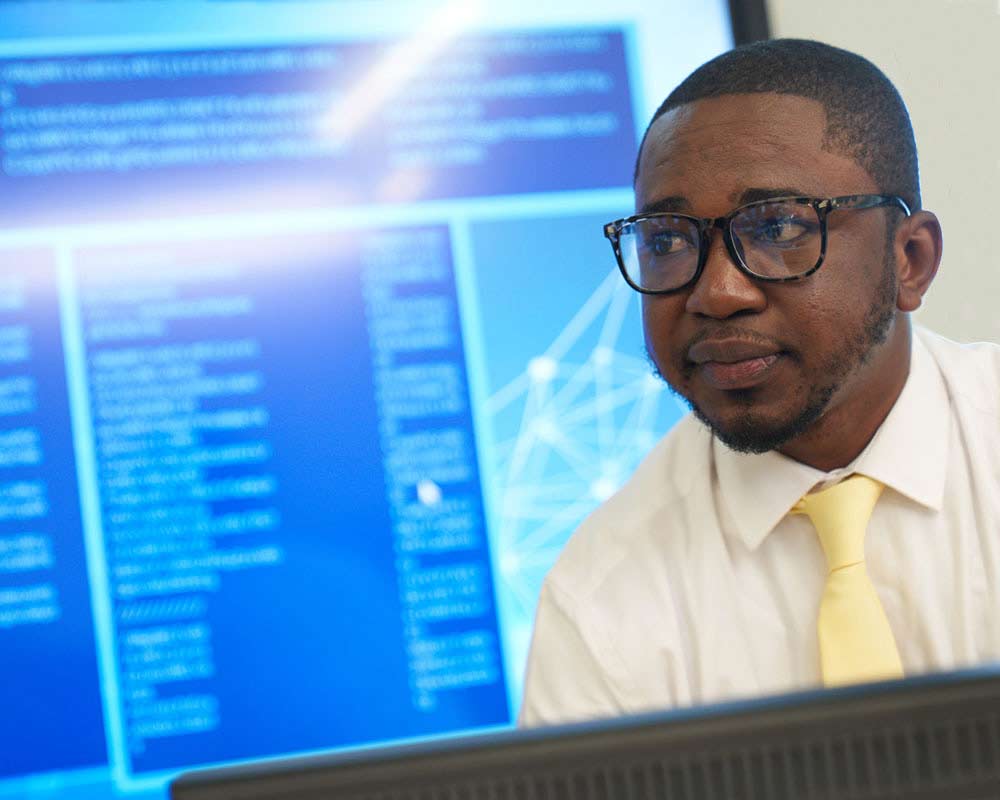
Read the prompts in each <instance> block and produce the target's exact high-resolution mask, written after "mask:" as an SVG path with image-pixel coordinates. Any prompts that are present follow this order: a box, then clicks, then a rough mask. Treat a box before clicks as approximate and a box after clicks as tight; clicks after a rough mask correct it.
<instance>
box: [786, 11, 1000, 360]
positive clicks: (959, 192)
mask: <svg viewBox="0 0 1000 800" xmlns="http://www.w3.org/2000/svg"><path fill="white" fill-rule="evenodd" d="M767 5H768V12H769V14H770V20H771V30H772V33H773V35H774V36H795V37H801V38H807V39H818V40H820V41H824V42H828V43H830V44H833V45H836V46H838V47H843V48H845V49H847V50H852V51H854V52H856V53H859V54H861V55H863V56H865V57H866V58H868V59H870V60H871V61H873V62H874V63H875V64H877V65H878V66H879V67H880V68H881V69H882V70H883V71H884V72H885V73H886V74H887V75H888V76H889V78H890V79H891V80H892V81H893V82H894V83H895V84H896V87H897V88H898V89H899V91H900V94H902V96H903V100H904V101H905V102H906V104H907V106H908V107H909V109H910V116H911V118H912V120H913V128H914V131H915V133H916V138H917V150H918V153H919V156H920V177H921V181H920V182H921V189H922V194H923V203H924V207H925V208H926V209H928V210H930V211H933V212H935V213H936V214H937V215H938V216H939V217H940V219H941V224H942V227H943V229H944V242H945V247H944V260H943V262H942V265H941V271H940V272H939V273H938V277H937V280H936V281H935V283H934V285H933V286H932V287H931V289H930V292H929V293H928V295H927V298H926V299H925V301H924V307H923V308H922V309H921V310H920V311H919V312H918V320H919V321H920V322H921V323H923V324H924V325H927V326H928V327H930V328H933V329H934V330H937V331H939V332H941V333H943V334H945V335H947V336H950V337H952V338H955V339H959V340H962V341H975V340H981V339H986V340H991V341H995V342H1000V0H768V3H767Z"/></svg>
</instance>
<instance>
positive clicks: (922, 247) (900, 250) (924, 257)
mask: <svg viewBox="0 0 1000 800" xmlns="http://www.w3.org/2000/svg"><path fill="white" fill-rule="evenodd" d="M942 248H943V242H942V239H941V223H940V222H938V218H937V217H936V216H935V215H934V214H932V213H931V212H930V211H918V212H916V213H915V214H913V215H912V216H909V217H907V218H906V219H904V220H903V221H902V222H900V223H899V227H898V228H897V229H896V236H895V245H894V249H895V253H896V282H897V286H898V292H897V294H896V307H897V308H898V309H899V310H900V311H916V310H917V309H918V308H920V303H921V301H922V300H923V297H924V292H926V291H927V289H928V287H930V285H931V281H933V280H934V276H935V275H937V271H938V266H939V265H940V264H941V252H942Z"/></svg>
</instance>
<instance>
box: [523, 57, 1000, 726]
mask: <svg viewBox="0 0 1000 800" xmlns="http://www.w3.org/2000/svg"><path fill="white" fill-rule="evenodd" d="M635 196H636V214H637V216H635V217H631V218H629V219H626V220H621V221H619V222H617V223H612V224H610V225H609V226H607V229H606V234H607V235H608V237H609V238H610V239H611V241H612V244H613V245H614V247H615V250H616V255H617V257H618V259H619V264H620V266H621V268H622V271H623V274H624V275H625V276H626V279H627V280H628V281H629V283H630V284H631V285H632V286H633V288H636V289H638V290H639V291H641V292H643V298H642V299H643V326H644V331H645V338H646V344H647V348H648V351H649V354H650V357H651V359H652V361H653V363H654V364H655V367H656V370H657V371H658V373H659V374H660V375H662V377H663V378H664V379H665V380H666V381H667V382H668V383H669V384H670V385H671V386H672V387H673V389H674V390H675V391H676V392H678V393H679V394H681V395H682V396H683V397H684V398H686V399H687V401H688V402H689V403H690V405H691V407H692V409H693V414H692V415H689V416H688V417H686V418H685V419H683V420H682V421H681V422H680V423H678V425H677V426H676V427H675V428H674V429H673V430H672V431H671V432H670V433H669V434H668V435H667V436H666V437H665V439H664V440H662V441H661V442H660V443H659V444H658V445H657V446H656V448H655V449H654V450H653V451H652V453H650V455H649V456H648V457H647V458H646V460H645V461H644V462H643V463H642V464H641V465H640V467H639V468H638V470H637V471H636V473H635V475H634V476H633V477H632V478H631V479H630V480H629V481H628V482H627V483H626V485H625V486H624V487H623V488H622V489H621V491H620V492H619V493H618V494H617V495H615V496H614V497H612V498H611V499H610V500H609V501H608V502H607V503H605V504H604V505H603V506H602V507H600V508H599V509H598V510H597V511H596V512H595V513H594V514H593V515H591V516H590V517H589V518H588V519H587V520H586V521H585V522H584V524H583V525H582V526H581V528H580V529H579V530H578V531H577V532H576V534H575V535H574V537H573V538H572V539H571V541H570V543H569V544H568V546H567V548H566V550H565V551H564V553H563V554H562V555H561V557H560V559H559V561H558V563H557V564H556V566H555V567H554V568H553V570H552V572H551V573H550V574H549V576H548V577H547V579H546V582H545V585H544V587H543V589H542V595H541V598H540V603H539V607H538V614H537V619H536V627H535V634H534V639H533V643H532V649H531V655H530V658H529V663H528V670H527V677H526V687H525V700H524V705H523V708H522V713H521V723H522V724H539V723H554V722H562V721H570V720H574V719H580V718H585V717H594V716H603V715H611V714H619V713H630V712H639V711H645V710H650V709H656V708H664V707H669V706H674V705H682V704H691V703H704V702H712V701H718V700H723V699H726V698H732V697H738V696H748V695H754V694H760V693H771V692H779V691H787V690H793V689H796V688H804V687H812V686H816V685H820V684H823V683H825V684H827V685H830V684H837V683H849V682H852V681H859V680H871V679H879V678H892V677H898V676H900V675H909V674H916V673H920V672H926V671H932V670H943V669H952V668H959V667H963V666H967V665H972V664H976V663H980V662H982V661H985V660H990V659H1000V613H998V612H1000V478H998V475H1000V470H998V468H997V465H996V460H997V453H1000V402H998V397H1000V348H998V347H996V346H993V345H976V346H959V345H956V344H954V343H951V342H949V341H947V340H945V339H942V338H940V337H938V336H935V335H933V334H931V333H929V332H927V331H923V330H920V329H916V330H914V327H913V325H912V324H911V321H910V316H909V315H910V312H913V311H915V310H916V309H917V308H918V307H919V306H920V303H921V298H922V297H923V295H924V293H925V292H926V291H927V289H928V287H929V286H930V283H931V281H932V280H933V278H934V275H935V273H936V271H937V268H938V264H939V262H940V259H941V248H942V244H941V231H940V226H939V224H938V220H937V218H936V217H935V216H934V215H933V214H931V213H930V212H927V211H924V210H922V209H921V201H920V192H919V182H918V177H917V159H916V148H915V144H914V140H913V134H912V130H911V128H910V123H909V118H908V115H907V112H906V109H905V106H904V105H903V102H902V100H901V99H900V97H899V95H898V93H897V92H896V90H895V88H894V87H893V86H892V84H891V83H890V82H889V81H888V79H887V78H886V77H885V76H884V75H883V74H882V73H881V72H880V71H879V70H878V69H877V68H876V67H875V66H874V65H872V64H871V63H869V62H868V61H866V60H864V59H862V58H860V57H859V56H856V55H853V54H851V53H847V52H845V51H843V50H839V49H836V48H833V47H829V46H827V45H823V44H820V43H817V42H808V41H798V40H776V41H771V42H763V43H757V44H753V45H749V46H745V47H741V48H738V49H736V50H733V51H731V52H729V53H726V54H724V55H722V56H720V57H718V58H716V59H714V60H713V61H710V62H708V63H707V64H705V65H703V66H702V67H701V68H699V69H698V70H696V71H695V72H694V73H693V74H692V75H691V76H690V77H688V78H687V79H686V80H685V81H684V82H683V83H682V84H681V85H680V86H679V87H678V88H677V89H676V90H675V91H674V92H673V93H672V94H671V95H670V96H669V97H668V98H667V99H666V101H665V102H664V104H663V105H662V106H661V107H660V109H659V110H658V111H657V113H656V114H655V116H654V118H653V121H652V122H651V123H650V126H649V128H648V129H647V131H646V136H645V138H644V141H643V144H642V146H641V148H640V153H639V158H638V161H637V167H636V174H635ZM966 268H968V269H970V270H974V269H978V268H981V267H980V265H967V266H966ZM969 281H970V291H975V278H974V273H972V272H970V278H969ZM830 487H833V488H830ZM823 490H827V491H823Z"/></svg>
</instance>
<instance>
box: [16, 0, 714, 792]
mask: <svg viewBox="0 0 1000 800" xmlns="http://www.w3.org/2000/svg"><path fill="white" fill-rule="evenodd" d="M168 9H169V10H168ZM690 9H691V6H690V4H689V3H681V2H680V0H665V2H664V3H662V7H661V6H657V7H654V8H650V7H649V4H648V3H643V2H638V0H635V1H634V2H633V0H623V1H622V2H618V3H616V4H614V8H608V4H606V3H586V2H579V0H553V1H552V2H546V3H536V4H488V3H485V2H476V3H458V2H445V3H442V2H433V3H431V2H428V3H419V2H391V3H390V2H380V3H371V2H367V1H366V0H325V1H322V2H321V1H320V0H310V1H309V2H298V1H297V0H289V1H287V2H285V1H283V2H280V3H279V2H274V3H270V2H256V3H245V2H239V3H230V2H225V3H223V2H211V1H208V0H206V1H205V2H201V1H196V0H190V1H189V0H185V1H184V2H170V3H169V4H168V3H160V2H146V1H145V0H137V2H129V3H120V2H83V1H82V0H81V2H64V3H51V2H25V3H11V4H0V193H2V196H3V197H4V213H3V215H0V653H3V654H4V657H3V659H2V660H0V708H2V709H3V713H2V714H0V742H2V747H3V750H2V753H0V798H3V797H16V798H19V799H20V798H27V800H41V798H51V797H58V798H60V800H62V799H63V798H68V799H69V800H74V799H75V798H87V799H88V800H90V798H96V800H112V798H142V800H162V798H163V797H164V786H165V782H166V781H167V780H168V779H169V778H170V777H171V776H172V775H175V774H176V773H177V772H178V771H180V770H183V769H187V768H190V767H195V766H205V765H208V764H216V763H238V762H243V761H248V760H254V759H258V758H268V757H276V756H282V755H288V754H293V753H306V752H315V751H320V750H324V751H325V750H330V749H346V748H353V747H359V746H366V745H371V744H377V743H384V742H396V741H401V740H410V739H421V738H427V737H434V736H444V735H453V734H459V733H462V732H465V731H472V730H483V729H486V728H491V727H498V726H500V727H503V726H507V725H509V724H510V722H511V719H512V715H513V714H514V713H516V709H517V706H518V704H519V700H520V694H521V680H522V674H521V673H522V665H523V663H524V658H525V655H526V650H527V646H528V640H529V636H530V631H531V624H532V617H533V614H534V607H535V602H536V597H537V592H538V589H539V586H540V583H541V580H542V577H543V576H544V574H545V572H546V571H547V570H548V568H549V567H550V566H551V564H552V563H553V560H554V559H555V558H556V556H557V554H558V552H559V550H560V549H561V547H562V546H563V544H564V543H565V541H566V539H567V537H568V536H569V535H570V533H571V532H572V530H573V529H574V528H575V526H576V525H577V524H578V523H579V522H580V520H581V519H582V518H583V517H584V516H585V515H586V514H587V513H589V512H590V511H591V510H592V509H593V508H594V507H595V505H596V504H597V503H599V502H600V501H601V500H602V499H604V498H606V497H607V496H608V495H609V494H610V493H612V492H614V491H615V490H616V489H617V488H618V487H619V486H620V485H621V483H622V481H623V480H625V478H626V477H627V476H628V474H629V473H630V472H631V470H632V469H633V468H634V466H635V464H636V463H637V461H638V460H639V459H640V458H641V457H642V455H643V454H644V453H645V452H646V451H648V449H649V448H650V447H651V446H652V444H653V443H654V442H655V441H656V440H657V438H658V437H660V436H661V435H662V434H663V433H664V432H665V431H666V430H668V429H669V427H670V426H671V425H672V424H673V423H674V422H675V421H676V419H677V418H678V417H679V415H680V414H681V413H683V411H684V409H683V408H682V407H681V406H680V405H679V404H678V402H677V401H676V400H675V399H674V397H673V396H672V395H671V394H670V393H669V392H666V391H664V389H663V386H662V384H661V383H659V382H658V381H657V380H655V379H653V378H652V377H651V376H650V374H649V368H648V365H647V362H646V359H645V356H644V353H643V349H642V341H641V334H640V331H639V320H638V311H637V301H636V298H635V296H634V295H633V294H632V293H631V292H630V291H629V290H628V289H627V287H626V286H625V285H624V283H623V282H622V281H621V280H620V278H619V276H618V274H617V270H616V269H615V268H614V264H613V261H612V259H611V254H610V249H609V248H608V247H607V244H606V242H605V241H604V240H603V238H602V236H601V233H600V230H601V225H602V224H603V223H604V222H606V221H607V220H608V219H612V218H615V217H618V216H621V215H623V214H627V213H628V212H629V210H630V208H631V203H632V197H631V187H630V185H629V184H630V176H631V170H632V162H633V159H634V155H635V147H636V143H637V141H638V139H639V137H640V135H641V133H642V127H643V125H644V124H645V120H646V119H647V118H648V115H649V114H650V113H651V111H652V110H653V109H654V108H655V106H656V105H657V104H658V102H659V101H660V99H661V98H662V96H663V95H664V94H665V93H666V92H667V91H668V90H669V89H670V88H672V86H673V85H674V84H675V83H676V82H677V81H678V80H680V79H681V78H682V77H683V76H684V75H685V74H686V73H687V72H688V71H689V70H690V69H691V68H693V67H694V66H696V65H697V64H698V63H700V62H702V61H703V60H705V59H707V58H709V57H711V56H713V55H715V54H716V53H718V52H720V51H722V50H723V49H725V48H726V47H728V46H729V45H730V44H731V36H730V32H729V28H728V20H727V16H726V14H727V11H726V9H727V4H726V3H725V2H723V1H722V0H717V2H706V3H701V4H698V14H692V13H691V10H690ZM109 15H113V16H109ZM112 18H113V19H114V20H115V27H114V30H110V29H109V28H108V22H107V21H108V19H112Z"/></svg>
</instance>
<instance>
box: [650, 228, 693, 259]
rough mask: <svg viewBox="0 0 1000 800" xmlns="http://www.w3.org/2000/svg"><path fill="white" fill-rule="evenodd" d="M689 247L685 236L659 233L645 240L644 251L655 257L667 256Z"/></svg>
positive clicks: (666, 232) (669, 232) (689, 243)
mask: <svg viewBox="0 0 1000 800" xmlns="http://www.w3.org/2000/svg"><path fill="white" fill-rule="evenodd" d="M690 247H691V242H690V241H688V238H687V237H686V236H683V235H682V234H679V233H677V232H674V231H661V232H659V233H654V234H651V235H650V236H648V237H647V238H646V249H647V250H649V252H651V253H652V254H653V255H656V256H669V255H674V254H676V253H681V252H684V251H685V250H687V249H689V248H690Z"/></svg>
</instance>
